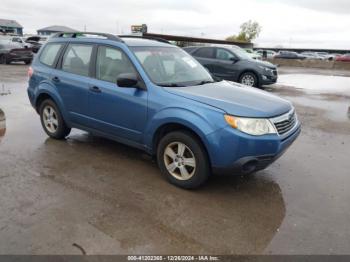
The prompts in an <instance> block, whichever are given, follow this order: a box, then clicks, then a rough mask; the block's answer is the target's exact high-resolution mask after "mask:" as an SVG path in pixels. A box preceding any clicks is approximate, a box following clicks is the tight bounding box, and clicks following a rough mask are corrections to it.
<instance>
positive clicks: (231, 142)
mask: <svg viewBox="0 0 350 262" xmlns="http://www.w3.org/2000/svg"><path fill="white" fill-rule="evenodd" d="M300 132H301V126H300V123H298V124H297V125H296V126H295V127H294V128H293V129H292V130H291V131H290V132H288V134H285V135H283V136H280V135H265V136H262V137H254V136H251V135H247V134H244V133H242V132H240V131H237V130H235V129H233V128H231V127H227V128H224V129H222V130H221V131H219V132H218V133H214V134H211V135H210V136H211V137H210V139H213V140H214V141H215V139H217V140H216V143H215V145H212V148H211V149H209V150H208V151H209V155H210V159H211V164H212V171H213V173H214V174H222V175H225V174H242V173H243V174H247V173H252V172H256V171H259V170H263V169H265V168H266V167H268V166H269V165H270V164H272V163H273V162H274V161H276V160H277V159H278V158H279V157H281V156H282V155H283V154H284V152H286V150H287V149H288V148H289V146H290V145H291V144H292V143H293V142H294V141H295V140H296V138H297V137H298V136H299V134H300ZM219 136H222V137H221V138H219Z"/></svg>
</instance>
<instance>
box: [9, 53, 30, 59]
mask: <svg viewBox="0 0 350 262" xmlns="http://www.w3.org/2000/svg"><path fill="white" fill-rule="evenodd" d="M6 57H7V59H8V60H10V61H28V60H32V59H33V54H32V53H8V54H7V56H6Z"/></svg>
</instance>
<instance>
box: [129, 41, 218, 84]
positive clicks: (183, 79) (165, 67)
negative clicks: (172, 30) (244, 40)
mask: <svg viewBox="0 0 350 262" xmlns="http://www.w3.org/2000/svg"><path fill="white" fill-rule="evenodd" d="M132 50H133V51H134V53H135V55H136V57H137V59H138V60H139V61H140V63H141V65H142V66H143V68H144V70H145V71H146V73H147V74H148V76H149V78H150V79H151V80H152V82H153V83H155V84H157V85H159V86H170V87H171V86H173V87H176V86H189V85H198V84H201V83H204V82H213V79H212V77H211V76H210V74H209V73H208V72H207V70H205V69H204V67H203V66H202V65H201V64H200V63H199V62H197V60H196V59H194V58H193V57H192V56H190V55H189V54H187V53H186V52H185V51H183V50H182V49H180V48H176V47H158V46H157V47H132Z"/></svg>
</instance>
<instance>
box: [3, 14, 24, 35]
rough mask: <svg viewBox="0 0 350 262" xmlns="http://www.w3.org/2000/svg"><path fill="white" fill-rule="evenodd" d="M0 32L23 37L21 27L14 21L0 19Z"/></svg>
mask: <svg viewBox="0 0 350 262" xmlns="http://www.w3.org/2000/svg"><path fill="white" fill-rule="evenodd" d="M0 32H3V33H8V34H15V35H20V36H22V35H23V26H21V25H20V24H19V23H17V21H15V20H8V19H1V18H0Z"/></svg>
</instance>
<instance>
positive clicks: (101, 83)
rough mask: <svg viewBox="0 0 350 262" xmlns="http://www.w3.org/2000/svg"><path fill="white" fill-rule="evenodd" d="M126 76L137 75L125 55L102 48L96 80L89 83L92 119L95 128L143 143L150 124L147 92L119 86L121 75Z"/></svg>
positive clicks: (112, 49) (111, 49)
mask: <svg viewBox="0 0 350 262" xmlns="http://www.w3.org/2000/svg"><path fill="white" fill-rule="evenodd" d="M123 73H135V74H137V72H136V69H135V68H134V66H133V64H132V62H131V61H130V60H129V58H128V57H127V56H126V55H125V53H124V52H123V51H122V50H120V49H118V48H115V47H110V46H102V45H101V46H99V47H98V50H97V57H96V79H93V80H92V81H91V82H90V92H89V116H90V118H91V121H92V127H93V128H94V129H96V130H98V131H101V132H103V133H107V134H110V135H112V136H116V137H119V138H122V139H126V140H129V141H131V142H135V143H141V142H142V134H143V131H144V129H145V125H146V122H147V97H148V93H147V90H143V89H139V88H125V87H124V88H123V87H121V86H118V85H117V84H116V82H117V78H118V75H120V74H123Z"/></svg>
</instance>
